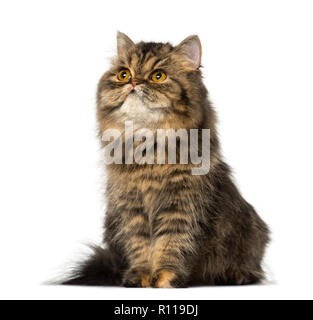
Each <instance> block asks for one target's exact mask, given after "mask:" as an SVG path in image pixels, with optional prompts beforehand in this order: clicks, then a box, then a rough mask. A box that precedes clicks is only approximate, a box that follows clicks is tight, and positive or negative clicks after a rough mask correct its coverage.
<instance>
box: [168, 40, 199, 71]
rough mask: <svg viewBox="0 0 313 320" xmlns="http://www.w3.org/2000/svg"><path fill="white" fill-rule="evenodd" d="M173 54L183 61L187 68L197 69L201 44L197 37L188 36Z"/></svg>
mask: <svg viewBox="0 0 313 320" xmlns="http://www.w3.org/2000/svg"><path fill="white" fill-rule="evenodd" d="M174 52H175V54H176V55H179V56H180V57H181V59H183V63H184V65H185V66H186V67H187V68H190V69H198V68H199V67H200V64H201V54H202V48H201V42H200V39H199V37H198V36H196V35H194V36H190V37H188V38H186V39H185V40H183V41H182V42H181V43H180V44H179V45H178V46H176V47H175V49H174Z"/></svg>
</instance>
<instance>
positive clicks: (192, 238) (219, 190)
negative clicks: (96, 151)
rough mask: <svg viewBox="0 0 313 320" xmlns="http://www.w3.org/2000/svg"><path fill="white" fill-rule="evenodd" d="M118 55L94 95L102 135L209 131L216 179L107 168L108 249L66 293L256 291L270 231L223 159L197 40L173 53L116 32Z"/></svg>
mask: <svg viewBox="0 0 313 320" xmlns="http://www.w3.org/2000/svg"><path fill="white" fill-rule="evenodd" d="M117 47H118V50H117V51H118V55H117V58H116V59H115V60H114V61H113V63H112V67H111V69H110V70H109V71H108V72H106V73H105V74H104V75H103V77H102V78H101V80H100V82H99V86H98V94H97V101H98V121H99V136H100V137H101V136H102V134H103V132H104V131H105V130H106V129H108V128H115V129H119V130H121V131H123V130H124V124H125V121H127V120H132V121H133V122H134V127H135V130H136V129H139V128H149V129H151V130H156V129H157V128H173V129H176V130H177V129H180V128H184V129H200V130H201V129H210V147H211V155H210V171H209V172H208V173H207V174H205V175H192V174H191V169H192V168H193V167H194V165H193V164H192V163H188V164H163V165H162V164H147V163H146V164H136V163H135V164H125V163H124V164H111V165H108V166H107V174H108V182H107V202H108V205H107V213H106V218H105V233H104V241H103V244H104V246H103V247H95V248H94V250H93V251H94V252H93V254H92V255H91V256H90V257H89V258H88V259H87V260H86V261H85V262H83V263H82V264H81V265H80V266H78V267H77V270H76V271H75V273H74V274H73V275H72V277H71V278H70V279H69V280H67V281H65V282H64V284H77V285H123V286H129V287H150V286H151V287H156V288H169V287H185V286H188V285H194V284H201V285H218V284H228V285H243V284H252V283H257V282H259V281H260V280H262V279H263V277H264V273H263V270H262V267H261V262H262V258H263V254H264V249H265V246H266V244H267V242H268V240H269V238H268V229H267V226H266V225H265V223H264V222H263V221H262V220H261V219H260V217H259V216H258V215H257V213H256V212H255V211H254V209H253V207H252V206H251V205H250V204H249V203H247V202H246V201H245V200H244V199H243V198H242V196H241V195H240V193H239V191H238V189H237V188H236V186H235V185H234V183H233V181H232V179H231V176H230V169H229V167H228V166H227V164H225V163H224V162H223V160H222V158H221V155H220V148H219V141H218V136H217V133H216V128H215V124H216V117H215V113H214V110H213V109H212V107H211V104H210V102H209V100H208V97H207V90H206V88H205V87H204V85H203V83H202V78H201V71H200V70H199V68H200V62H201V43H200V40H199V38H198V37H197V36H191V37H188V38H187V39H185V40H184V41H183V42H182V43H180V44H179V45H178V46H176V47H174V46H172V45H171V44H169V43H165V44H163V43H146V42H140V43H137V44H135V43H133V41H132V40H130V39H129V38H128V37H127V36H126V35H125V34H122V33H118V35H117ZM154 132H155V131H154ZM124 142H125V141H124ZM178 150H179V149H178ZM123 156H124V158H123V159H124V160H125V154H124V155H123Z"/></svg>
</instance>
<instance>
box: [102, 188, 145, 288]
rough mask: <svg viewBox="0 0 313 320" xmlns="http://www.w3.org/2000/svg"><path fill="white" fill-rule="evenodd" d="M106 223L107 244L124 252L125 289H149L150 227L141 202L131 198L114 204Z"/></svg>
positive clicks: (123, 282) (129, 196) (128, 196)
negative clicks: (125, 266)
mask: <svg viewBox="0 0 313 320" xmlns="http://www.w3.org/2000/svg"><path fill="white" fill-rule="evenodd" d="M114 203H115V206H114V210H110V211H109V214H108V215H107V220H106V242H107V243H111V244H112V245H113V246H117V247H120V248H122V252H123V256H124V257H123V259H124V260H126V261H127V263H126V264H127V269H126V270H123V274H122V285H123V286H125V287H148V286H150V273H151V272H150V270H151V268H150V263H149V253H150V246H151V242H150V227H149V220H148V217H147V215H146V214H145V213H144V210H143V208H142V206H141V205H140V202H139V201H138V199H133V198H132V197H131V195H130V194H126V196H125V197H123V198H122V199H119V200H118V201H117V202H114Z"/></svg>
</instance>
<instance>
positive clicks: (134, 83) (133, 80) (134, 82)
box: [132, 79, 139, 87]
mask: <svg viewBox="0 0 313 320" xmlns="http://www.w3.org/2000/svg"><path fill="white" fill-rule="evenodd" d="M138 83H139V82H138V81H137V80H135V79H132V86H133V87H136V85H137V84H138Z"/></svg>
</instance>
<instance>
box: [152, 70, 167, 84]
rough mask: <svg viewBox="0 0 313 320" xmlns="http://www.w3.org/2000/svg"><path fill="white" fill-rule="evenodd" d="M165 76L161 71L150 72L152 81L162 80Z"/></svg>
mask: <svg viewBox="0 0 313 320" xmlns="http://www.w3.org/2000/svg"><path fill="white" fill-rule="evenodd" d="M166 78H167V76H166V73H165V72H163V71H156V72H154V73H153V74H152V76H151V80H152V81H153V82H162V81H164V80H165V79H166Z"/></svg>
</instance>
